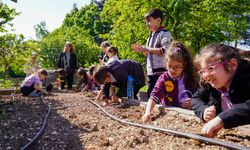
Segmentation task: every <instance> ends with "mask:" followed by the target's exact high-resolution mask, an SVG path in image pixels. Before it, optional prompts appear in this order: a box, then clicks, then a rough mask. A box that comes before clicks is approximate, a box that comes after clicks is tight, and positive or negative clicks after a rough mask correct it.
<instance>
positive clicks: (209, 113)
mask: <svg viewBox="0 0 250 150" xmlns="http://www.w3.org/2000/svg"><path fill="white" fill-rule="evenodd" d="M215 116H216V108H215V106H210V107H208V108H206V109H205V110H204V114H203V119H204V120H205V121H206V122H208V121H210V120H212V119H213V118H214V117H215Z"/></svg>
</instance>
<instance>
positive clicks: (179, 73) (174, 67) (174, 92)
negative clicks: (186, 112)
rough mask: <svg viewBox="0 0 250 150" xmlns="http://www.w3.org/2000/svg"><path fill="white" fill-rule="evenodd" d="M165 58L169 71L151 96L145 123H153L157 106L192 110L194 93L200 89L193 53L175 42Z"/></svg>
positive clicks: (144, 117) (144, 119) (143, 118)
mask: <svg viewBox="0 0 250 150" xmlns="http://www.w3.org/2000/svg"><path fill="white" fill-rule="evenodd" d="M165 57H166V58H165V59H166V68H167V70H168V71H166V72H164V73H163V74H162V75H161V76H160V77H159V79H158V80H157V82H156V84H155V87H154V88H153V91H152V92H151V94H150V98H149V101H148V105H147V108H146V112H145V114H144V115H143V117H142V120H143V121H144V122H150V121H151V112H152V111H153V108H154V106H155V104H162V105H164V106H175V107H182V108H187V109H188V108H190V107H191V97H192V93H193V92H195V91H196V90H197V88H198V81H196V78H195V74H194V66H193V62H192V58H191V53H190V52H189V51H188V49H187V48H186V47H185V46H184V45H183V44H182V43H181V42H174V43H173V44H172V45H171V47H170V48H169V49H168V50H167V52H166V56H165Z"/></svg>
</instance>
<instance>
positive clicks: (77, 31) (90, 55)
mask: <svg viewBox="0 0 250 150" xmlns="http://www.w3.org/2000/svg"><path fill="white" fill-rule="evenodd" d="M66 41H71V42H72V43H73V45H74V46H75V49H76V54H77V58H78V66H81V67H85V66H89V65H91V64H92V63H95V62H96V61H97V60H98V59H97V57H96V56H97V53H98V51H99V47H98V45H97V44H95V41H94V39H93V38H92V37H91V36H90V35H88V34H87V33H85V32H84V30H83V29H81V28H78V27H72V28H67V27H60V28H59V29H57V30H55V31H53V32H52V33H50V34H48V36H47V37H46V38H44V39H43V40H42V41H41V42H40V49H41V51H40V54H39V55H40V57H41V62H42V67H45V68H51V69H55V68H56V63H57V61H58V57H59V54H60V52H62V51H63V48H64V44H65V42H66Z"/></svg>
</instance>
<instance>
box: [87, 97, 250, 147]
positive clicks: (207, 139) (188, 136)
mask: <svg viewBox="0 0 250 150" xmlns="http://www.w3.org/2000/svg"><path fill="white" fill-rule="evenodd" d="M84 99H86V100H87V101H89V102H90V103H92V104H94V105H95V106H97V107H98V108H100V109H101V110H102V111H103V112H104V113H105V114H106V115H108V116H109V117H110V118H112V119H113V120H116V121H118V122H120V123H122V124H125V125H132V126H136V127H141V128H144V129H151V130H156V131H161V132H167V133H171V134H175V135H178V136H182V137H185V138H190V139H195V140H198V141H201V142H205V143H210V144H215V145H219V146H224V147H226V148H229V149H235V150H243V149H245V150H250V148H247V147H243V146H241V145H238V144H231V143H227V142H224V141H219V140H215V139H211V138H207V137H204V136H200V135H197V134H192V133H183V132H179V131H175V130H170V129H166V128H159V127H154V126H150V125H144V124H138V123H133V122H129V121H126V120H122V119H119V118H117V117H116V116H114V115H112V114H110V113H108V112H107V111H106V110H105V109H104V108H102V107H101V106H100V105H99V104H97V103H96V102H94V101H92V100H90V99H89V98H87V97H84Z"/></svg>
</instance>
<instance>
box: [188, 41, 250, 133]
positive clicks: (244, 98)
mask: <svg viewBox="0 0 250 150" xmlns="http://www.w3.org/2000/svg"><path fill="white" fill-rule="evenodd" d="M194 63H195V64H196V66H197V69H198V70H199V71H198V73H199V75H200V77H201V81H202V82H201V87H200V88H199V89H198V91H197V92H196V93H195V94H194V96H193V98H192V108H193V109H194V111H195V114H196V115H197V116H198V117H200V118H201V119H202V120H203V121H205V122H207V124H205V125H204V127H203V129H202V134H204V135H205V136H208V137H214V136H215V135H216V134H217V133H218V131H219V130H220V129H222V128H223V127H224V128H232V127H237V126H239V125H245V124H250V92H249V89H250V62H249V61H247V60H245V59H242V58H240V54H239V49H237V48H234V47H232V46H227V45H224V44H211V45H208V46H206V47H204V48H203V49H202V50H201V51H200V53H199V54H198V55H196V57H195V61H194Z"/></svg>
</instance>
